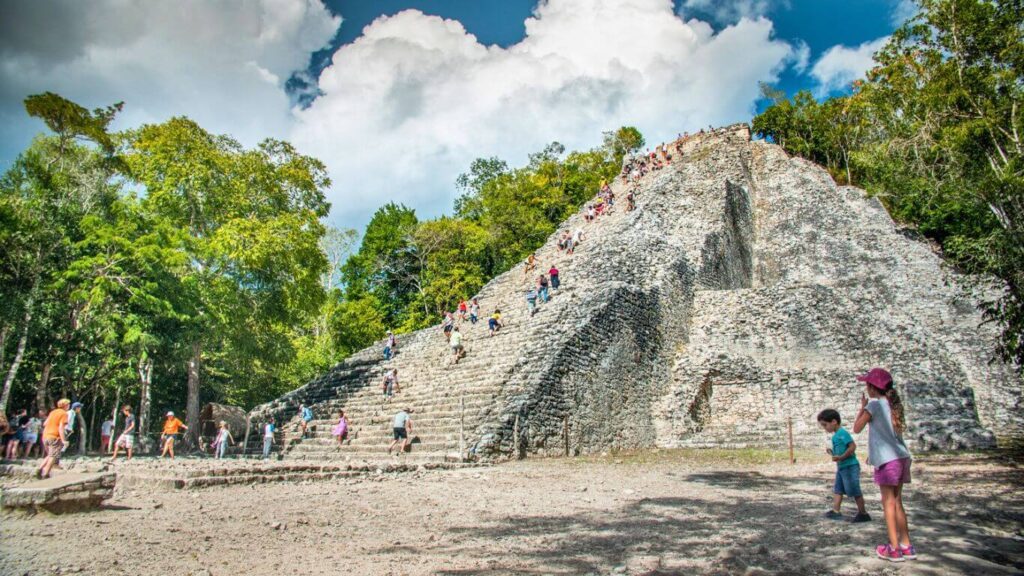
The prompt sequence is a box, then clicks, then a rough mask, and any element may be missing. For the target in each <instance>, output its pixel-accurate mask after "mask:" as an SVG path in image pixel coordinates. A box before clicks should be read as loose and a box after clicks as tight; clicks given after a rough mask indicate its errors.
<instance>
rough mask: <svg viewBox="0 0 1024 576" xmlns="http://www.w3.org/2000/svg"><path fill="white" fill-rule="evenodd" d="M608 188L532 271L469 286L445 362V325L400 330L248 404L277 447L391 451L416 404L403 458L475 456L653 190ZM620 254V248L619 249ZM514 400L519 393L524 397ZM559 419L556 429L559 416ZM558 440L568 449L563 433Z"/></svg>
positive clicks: (307, 453) (310, 452)
mask: <svg viewBox="0 0 1024 576" xmlns="http://www.w3.org/2000/svg"><path fill="white" fill-rule="evenodd" d="M742 137H745V135H744V136H742ZM700 145H701V139H700V138H694V139H693V140H691V141H690V142H688V143H687V144H686V148H685V149H684V154H683V162H680V161H679V158H678V155H677V157H676V160H675V163H674V164H673V165H671V166H669V167H667V168H664V169H662V170H660V171H654V172H651V173H649V174H648V175H646V176H645V177H644V179H643V181H642V182H641V183H640V188H639V189H640V190H643V189H644V188H645V187H646V186H647V185H648V184H649V182H651V181H653V180H656V179H659V178H661V179H664V178H665V177H666V176H668V175H669V174H671V173H675V172H676V171H677V170H678V169H679V167H680V166H682V165H684V164H685V159H686V156H687V153H690V154H692V153H693V151H694V150H696V149H698V148H699V147H700ZM612 189H613V191H614V192H615V194H616V205H615V207H614V208H613V209H612V210H611V211H610V212H609V213H607V214H605V215H602V216H600V217H599V218H598V219H597V220H596V221H594V222H591V223H587V222H585V221H584V219H583V211H582V210H581V211H580V212H579V213H578V214H576V215H574V216H572V217H571V218H569V219H568V220H567V221H566V222H565V223H563V225H562V226H560V227H559V229H558V230H557V231H555V233H554V234H552V236H551V237H550V238H549V239H548V241H547V242H546V243H545V244H544V246H542V247H541V248H540V249H538V250H537V251H536V252H535V254H536V256H537V269H536V271H534V272H531V274H530V276H529V277H527V276H526V275H525V271H524V265H523V264H519V265H517V266H516V267H515V268H514V269H512V270H510V271H508V272H506V273H504V274H502V275H500V276H498V277H496V278H494V279H493V280H492V281H491V282H489V283H488V284H487V285H486V286H484V287H483V288H482V289H481V290H480V293H479V294H477V295H476V297H477V298H478V300H479V302H480V306H481V319H480V321H479V322H478V323H476V324H475V325H474V324H471V323H470V322H469V321H468V320H467V321H459V320H456V326H457V327H458V328H459V330H460V331H461V332H462V333H463V335H464V336H463V344H464V346H465V349H466V355H465V357H464V358H463V359H462V360H461V361H460V362H459V363H458V364H452V363H451V352H450V349H449V347H448V345H447V342H446V339H445V337H444V334H443V332H442V331H441V328H440V325H438V326H435V327H431V328H427V329H424V330H420V331H417V332H415V333H411V334H405V335H402V336H400V337H399V340H398V347H397V354H396V355H395V356H394V358H393V359H391V360H390V361H387V360H384V357H383V343H382V342H381V343H378V344H377V345H375V346H373V347H371V348H368V349H366V350H363V351H361V352H359V353H357V354H355V355H353V356H351V357H350V358H348V359H346V360H345V361H344V362H342V363H340V364H339V365H338V366H336V367H335V368H333V369H332V370H331V371H330V372H328V373H327V374H325V375H324V376H322V377H321V378H319V379H317V380H315V381H313V382H311V383H309V384H308V385H306V386H304V387H302V388H300V389H298V390H296V391H294V392H292V393H290V394H288V395H286V396H284V397H282V398H280V399H278V400H277V401H274V402H271V403H269V404H267V405H263V406H260V407H257V408H256V409H255V410H254V411H253V413H252V416H253V422H254V423H256V422H259V421H261V419H265V418H266V416H269V415H271V414H273V415H274V416H275V418H276V420H277V422H278V424H279V431H280V435H279V437H278V442H277V446H278V447H279V448H280V450H279V452H280V454H281V455H282V457H283V458H286V459H289V460H311V461H329V460H338V459H362V460H374V459H381V458H387V457H388V455H387V453H386V451H387V448H388V446H389V445H390V443H391V441H392V427H391V422H392V419H393V416H394V414H395V413H396V412H397V411H398V409H400V408H411V409H412V411H413V412H412V422H413V434H412V436H411V439H412V442H411V449H410V450H409V453H408V454H405V455H403V456H402V458H403V459H404V460H406V461H426V462H430V461H444V460H463V459H474V458H476V457H478V456H480V455H481V454H479V453H478V450H479V449H480V443H481V439H484V440H485V442H484V443H485V444H486V443H487V442H486V440H487V436H488V434H491V435H494V434H495V431H496V430H501V429H505V431H506V432H509V431H511V432H516V430H515V429H516V426H517V425H516V420H515V416H514V415H512V416H510V415H509V411H508V410H503V409H502V408H503V407H506V406H507V404H508V403H509V402H510V401H512V402H515V401H516V400H517V398H516V396H517V395H521V394H523V393H524V392H526V393H527V394H528V392H529V390H528V389H529V386H523V384H522V383H521V382H516V378H513V374H514V373H516V372H521V371H523V370H526V371H529V370H530V366H531V364H534V363H535V362H536V363H537V365H538V367H539V366H542V365H545V364H549V363H550V360H551V357H552V356H553V353H555V352H557V351H558V350H559V349H561V348H564V347H565V346H566V345H567V341H569V340H571V339H572V338H573V336H574V334H573V332H574V331H575V330H576V329H577V328H579V327H583V326H585V325H586V321H585V318H584V317H581V316H580V315H578V314H576V313H575V312H576V310H575V308H577V307H579V306H580V303H581V302H582V301H583V300H585V299H587V298H588V297H590V296H593V295H594V294H595V293H597V292H600V291H601V290H604V289H605V288H606V287H601V281H600V280H598V279H594V278H593V277H594V274H593V272H594V266H593V260H594V259H595V258H602V257H603V255H602V253H603V252H607V248H608V247H609V246H613V245H614V244H616V238H617V237H618V236H619V235H621V232H622V230H623V229H624V228H628V227H630V222H629V219H631V218H634V219H635V217H636V216H637V215H638V213H639V212H640V211H642V210H643V207H644V205H645V203H646V202H647V201H648V200H650V201H657V198H655V197H654V196H653V195H645V194H643V193H638V195H637V210H635V211H633V212H626V210H625V195H626V191H627V184H626V183H625V182H623V181H622V179H620V178H616V179H615V181H614V182H613V183H612ZM645 196H649V197H645ZM577 228H582V229H583V230H584V236H583V241H582V242H581V244H580V245H579V246H578V247H577V248H576V250H575V253H574V254H572V255H570V254H566V253H564V252H563V251H560V250H558V247H557V239H558V237H559V236H560V235H561V234H562V233H563V231H565V230H570V231H573V230H576V229H577ZM617 252H621V251H617ZM621 256H623V254H618V255H617V258H615V259H621ZM627 263H628V259H625V260H622V261H621V264H622V265H623V266H625V265H626V264H627ZM552 264H554V265H555V266H556V267H557V268H558V269H559V271H560V278H561V287H560V288H559V289H558V290H551V291H550V301H549V302H547V303H544V304H540V303H538V309H537V311H536V312H535V314H534V315H532V316H531V315H530V314H529V312H528V309H527V305H526V300H525V292H526V290H528V289H529V287H530V286H532V285H534V283H535V281H536V276H537V274H539V273H541V272H544V273H545V274H546V273H547V270H548V269H549V268H550V267H551V265H552ZM605 279H607V278H605ZM581 280H583V281H581ZM602 280H604V279H602ZM581 284H582V285H583V286H585V287H588V288H590V292H591V294H588V293H581V292H580V291H581V290H582V288H581ZM618 284H621V282H619V283H618ZM595 286H597V288H596V289H595V288H594V287H595ZM495 309H500V310H501V314H502V323H503V328H502V329H501V330H500V331H498V333H497V334H495V335H494V336H493V337H492V336H489V335H488V328H487V318H488V317H490V315H491V313H492V312H493V311H494V310H495ZM392 367H395V368H397V369H398V378H399V385H400V389H401V392H400V393H399V394H397V395H396V396H395V397H394V399H393V400H392V401H391V402H390V403H385V402H384V399H383V394H382V389H381V381H382V379H383V375H384V373H385V372H386V371H387V370H389V369H390V368H392ZM518 400H519V401H520V402H521V401H522V397H521V396H520V397H519V398H518ZM300 403H306V404H307V405H310V406H312V409H313V412H314V416H315V419H314V420H313V421H312V422H311V423H310V425H309V427H308V430H307V436H306V438H300V437H299V429H298V425H299V419H298V418H299V417H298V407H299V404H300ZM338 410H344V411H345V414H346V416H347V418H348V420H349V441H348V442H346V444H345V445H344V446H338V444H337V442H336V441H335V439H334V438H333V437H332V436H331V430H332V428H333V427H334V425H335V423H336V422H337V420H338V418H337V414H338ZM513 411H514V409H513ZM563 411H564V410H563ZM282 422H284V426H281V423H282ZM557 424H559V426H557V428H558V429H559V431H561V430H562V428H563V426H561V425H560V424H561V422H558V423H557ZM522 425H523V427H524V429H525V427H526V426H527V423H526V418H525V417H524V418H523V422H522ZM259 443H260V439H259V438H258V437H256V438H251V439H250V446H249V449H248V451H249V452H250V453H259V450H260V449H261V448H260V445H259ZM527 443H528V442H527V441H526V440H525V439H524V440H523V446H520V449H526V446H525V444H527ZM507 444H509V445H508V446H505V447H504V448H505V451H506V452H507V451H508V448H513V449H514V448H515V444H516V442H515V441H514V440H512V441H511V442H507ZM554 444H556V445H557V446H563V450H564V444H565V442H564V438H563V439H562V441H557V442H554Z"/></svg>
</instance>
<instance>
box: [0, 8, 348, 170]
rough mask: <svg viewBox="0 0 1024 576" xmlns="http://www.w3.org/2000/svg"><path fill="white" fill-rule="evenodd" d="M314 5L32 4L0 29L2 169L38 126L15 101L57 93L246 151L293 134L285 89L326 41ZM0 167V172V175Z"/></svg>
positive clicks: (331, 22) (322, 12) (325, 20)
mask: <svg viewBox="0 0 1024 576" xmlns="http://www.w3.org/2000/svg"><path fill="white" fill-rule="evenodd" d="M340 22H341V21H340V18H338V17H335V16H332V15H331V14H330V13H329V12H328V11H327V9H326V8H325V7H324V6H323V4H321V3H320V2H319V0H259V1H241V0H235V1H230V2H228V1H224V2H207V1H204V0H175V1H173V2H147V1H142V0H92V1H90V2H81V1H79V0H39V1H36V0H33V1H31V2H28V1H26V2H11V3H7V4H6V5H5V8H4V15H3V18H0V142H2V143H0V148H2V155H3V158H4V159H5V160H7V161H8V162H9V160H10V159H11V158H13V156H14V155H16V154H17V152H18V151H19V150H21V149H23V148H24V147H25V145H27V143H28V140H29V139H30V138H31V137H32V135H33V134H35V133H36V132H39V131H41V130H42V124H41V123H39V122H37V121H34V120H32V119H28V118H26V116H25V112H24V109H23V107H22V100H23V99H24V98H25V96H27V95H29V94H34V93H39V92H43V91H52V92H57V93H59V94H61V95H63V96H65V97H67V98H70V99H72V100H75V101H76V102H79V103H81V104H83V105H85V106H89V107H94V106H101V105H107V104H111V103H114V102H117V101H122V100H123V101H124V102H125V109H124V112H123V113H122V115H121V117H120V120H119V122H118V126H120V127H126V126H136V125H139V124H141V123H144V122H161V121H164V120H166V119H168V118H169V117H171V116H174V115H182V114H184V115H188V116H190V117H192V118H194V119H195V120H196V121H198V122H199V123H200V124H201V125H203V126H204V127H206V128H207V129H209V130H211V131H214V132H223V133H229V134H232V135H234V136H235V137H237V138H239V139H240V140H242V141H243V142H244V143H246V144H250V145H251V144H254V143H256V142H257V141H259V140H260V139H262V138H264V137H266V136H284V135H286V134H287V132H288V129H289V127H290V125H291V121H292V119H291V114H290V101H289V97H288V95H287V93H286V92H285V90H284V86H283V83H284V82H285V81H286V80H287V79H288V78H289V76H290V75H291V74H292V73H293V72H294V71H296V70H303V69H305V68H306V66H307V65H308V62H309V58H310V54H311V53H312V52H313V51H315V50H319V49H321V48H323V47H324V46H326V45H327V44H328V42H329V41H330V40H331V39H332V38H333V37H334V34H335V33H336V31H337V29H338V26H339V25H340ZM0 168H3V166H0Z"/></svg>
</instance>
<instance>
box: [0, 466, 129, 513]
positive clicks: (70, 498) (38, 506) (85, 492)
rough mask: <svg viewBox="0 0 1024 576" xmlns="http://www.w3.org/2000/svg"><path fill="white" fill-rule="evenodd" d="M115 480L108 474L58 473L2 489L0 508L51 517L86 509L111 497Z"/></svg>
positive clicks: (114, 477) (94, 506)
mask: <svg viewBox="0 0 1024 576" xmlns="http://www.w3.org/2000/svg"><path fill="white" fill-rule="evenodd" d="M115 481H116V476H115V475H114V474H112V473H106V474H78V473H68V474H62V475H60V476H55V477H53V478H47V479H46V480H39V481H36V482H31V483H29V484H26V485H24V486H19V487H17V488H5V489H4V490H3V493H2V494H0V505H2V507H3V508H6V509H22V510H28V511H46V512H52V513H55V514H60V513H65V512H79V511H83V510H90V509H93V508H97V507H98V506H100V504H102V503H103V501H104V500H107V499H108V498H110V497H111V496H113V494H114V484H115Z"/></svg>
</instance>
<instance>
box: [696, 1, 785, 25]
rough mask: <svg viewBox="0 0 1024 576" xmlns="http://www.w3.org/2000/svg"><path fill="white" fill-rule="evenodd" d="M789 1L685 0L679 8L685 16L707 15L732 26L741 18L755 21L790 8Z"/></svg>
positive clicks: (715, 20)
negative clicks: (779, 8)
mask: <svg viewBox="0 0 1024 576" xmlns="http://www.w3.org/2000/svg"><path fill="white" fill-rule="evenodd" d="M789 5H790V4H789V0H685V1H684V2H683V3H682V4H681V5H680V6H679V13H680V14H682V15H683V16H689V15H691V14H707V15H708V16H710V17H711V19H712V20H713V21H714V22H715V23H717V24H731V23H733V22H737V21H739V20H740V19H741V18H748V19H751V20H753V19H755V18H757V17H759V16H765V15H767V14H768V12H769V11H771V10H773V9H775V8H777V7H781V8H789Z"/></svg>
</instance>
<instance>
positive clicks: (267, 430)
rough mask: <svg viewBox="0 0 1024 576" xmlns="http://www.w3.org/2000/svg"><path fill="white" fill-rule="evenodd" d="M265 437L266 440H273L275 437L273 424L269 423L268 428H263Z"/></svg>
mask: <svg viewBox="0 0 1024 576" xmlns="http://www.w3.org/2000/svg"><path fill="white" fill-rule="evenodd" d="M263 437H264V438H273V437H274V425H273V424H270V423H268V424H267V425H266V426H264V427H263Z"/></svg>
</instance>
